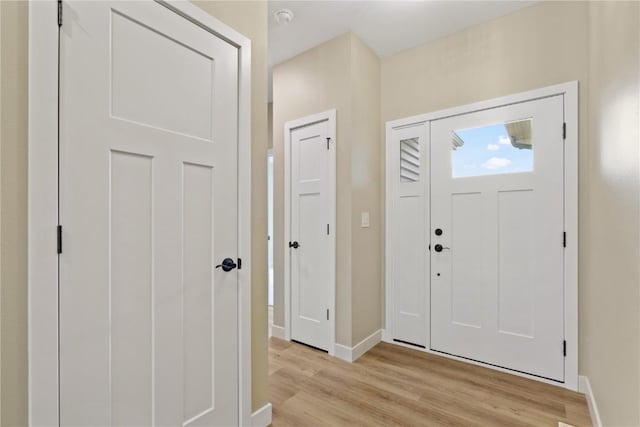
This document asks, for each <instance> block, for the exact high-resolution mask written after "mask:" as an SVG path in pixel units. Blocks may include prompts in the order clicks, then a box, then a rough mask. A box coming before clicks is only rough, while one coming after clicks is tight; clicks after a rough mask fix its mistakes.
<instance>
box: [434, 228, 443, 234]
mask: <svg viewBox="0 0 640 427" xmlns="http://www.w3.org/2000/svg"><path fill="white" fill-rule="evenodd" d="M434 233H435V234H436V236H442V228H436V229H435V231H434Z"/></svg>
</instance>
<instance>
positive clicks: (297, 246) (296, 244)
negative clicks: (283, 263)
mask: <svg viewBox="0 0 640 427" xmlns="http://www.w3.org/2000/svg"><path fill="white" fill-rule="evenodd" d="M289 247H290V248H293V249H298V248H299V247H300V244H299V243H298V242H293V243H292V242H289Z"/></svg>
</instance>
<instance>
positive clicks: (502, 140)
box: [498, 135, 511, 145]
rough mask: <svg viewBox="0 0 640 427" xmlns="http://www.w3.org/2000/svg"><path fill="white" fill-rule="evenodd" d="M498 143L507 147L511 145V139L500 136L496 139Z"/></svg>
mask: <svg viewBox="0 0 640 427" xmlns="http://www.w3.org/2000/svg"><path fill="white" fill-rule="evenodd" d="M498 142H499V143H500V144H502V145H509V144H511V139H510V138H509V137H508V136H504V135H500V136H499V137H498Z"/></svg>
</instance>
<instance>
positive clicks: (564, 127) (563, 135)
mask: <svg viewBox="0 0 640 427" xmlns="http://www.w3.org/2000/svg"><path fill="white" fill-rule="evenodd" d="M562 139H567V124H566V123H562Z"/></svg>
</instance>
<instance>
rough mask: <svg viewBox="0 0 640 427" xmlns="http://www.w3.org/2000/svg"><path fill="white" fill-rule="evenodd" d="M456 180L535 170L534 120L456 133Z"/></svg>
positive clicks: (453, 168) (453, 160)
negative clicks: (532, 121) (532, 136)
mask: <svg viewBox="0 0 640 427" xmlns="http://www.w3.org/2000/svg"><path fill="white" fill-rule="evenodd" d="M451 144H452V152H451V175H452V177H453V178H463V177H470V176H483V175H497V174H505V173H518V172H530V171H532V170H533V147H532V138H531V119H525V120H519V121H516V122H509V123H499V124H494V125H489V126H484V127H480V128H475V129H465V130H457V131H454V132H453V133H452V141H451Z"/></svg>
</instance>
